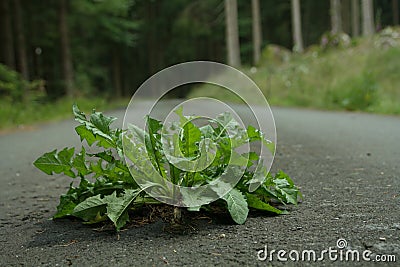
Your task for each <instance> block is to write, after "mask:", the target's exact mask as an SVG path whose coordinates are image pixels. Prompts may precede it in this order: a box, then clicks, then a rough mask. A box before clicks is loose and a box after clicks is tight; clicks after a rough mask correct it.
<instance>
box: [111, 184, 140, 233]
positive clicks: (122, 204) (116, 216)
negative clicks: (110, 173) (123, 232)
mask: <svg viewBox="0 0 400 267" xmlns="http://www.w3.org/2000/svg"><path fill="white" fill-rule="evenodd" d="M140 192H141V189H136V190H131V189H127V190H125V193H124V195H122V196H120V197H118V196H117V194H116V192H115V191H114V193H113V194H112V195H109V196H105V197H104V199H105V201H106V202H107V216H108V218H110V220H111V221H112V222H113V223H114V225H115V227H116V229H117V231H119V230H120V229H121V227H123V226H124V225H125V224H126V222H127V221H128V220H129V215H128V208H129V206H130V204H131V203H132V201H134V200H135V198H136V197H137V196H138V195H139V193H140Z"/></svg>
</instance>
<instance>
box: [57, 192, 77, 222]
mask: <svg viewBox="0 0 400 267" xmlns="http://www.w3.org/2000/svg"><path fill="white" fill-rule="evenodd" d="M75 207H76V203H75V199H74V198H73V197H72V196H71V195H68V194H66V195H61V197H60V203H59V204H58V206H57V213H56V214H54V216H53V219H59V218H63V217H66V216H71V215H72V213H73V211H74V208H75Z"/></svg>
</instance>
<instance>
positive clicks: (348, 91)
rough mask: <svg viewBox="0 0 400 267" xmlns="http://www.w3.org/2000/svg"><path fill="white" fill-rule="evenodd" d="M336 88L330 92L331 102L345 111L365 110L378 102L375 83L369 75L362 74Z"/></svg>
mask: <svg viewBox="0 0 400 267" xmlns="http://www.w3.org/2000/svg"><path fill="white" fill-rule="evenodd" d="M337 86H338V88H334V89H333V91H332V102H333V103H334V104H336V105H339V106H342V107H343V108H345V109H346V110H366V109H367V108H368V107H370V106H371V105H373V104H374V102H376V101H377V100H378V99H377V97H376V95H377V94H376V91H377V83H376V81H375V80H374V79H373V77H372V76H371V74H368V73H363V74H361V75H360V76H358V77H355V78H351V79H348V80H345V81H343V82H342V83H340V84H338V85H337ZM338 92H340V93H338Z"/></svg>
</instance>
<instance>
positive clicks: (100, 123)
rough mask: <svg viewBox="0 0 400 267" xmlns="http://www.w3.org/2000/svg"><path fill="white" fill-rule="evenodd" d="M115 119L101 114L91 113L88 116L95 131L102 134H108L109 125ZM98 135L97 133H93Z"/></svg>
mask: <svg viewBox="0 0 400 267" xmlns="http://www.w3.org/2000/svg"><path fill="white" fill-rule="evenodd" d="M116 119H117V118H115V117H111V116H105V115H104V114H103V113H101V112H93V113H92V114H91V115H90V122H91V123H92V124H93V126H94V127H95V129H97V130H99V131H100V133H102V134H107V135H109V134H110V125H111V123H113V122H114V121H115V120H116ZM94 133H95V134H96V133H99V132H97V131H96V132H94Z"/></svg>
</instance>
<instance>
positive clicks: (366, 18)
mask: <svg viewBox="0 0 400 267" xmlns="http://www.w3.org/2000/svg"><path fill="white" fill-rule="evenodd" d="M361 3H362V21H363V23H362V26H363V27H362V33H363V35H364V36H368V35H372V34H374V32H375V30H374V28H375V26H374V5H373V2H372V0H361Z"/></svg>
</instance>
